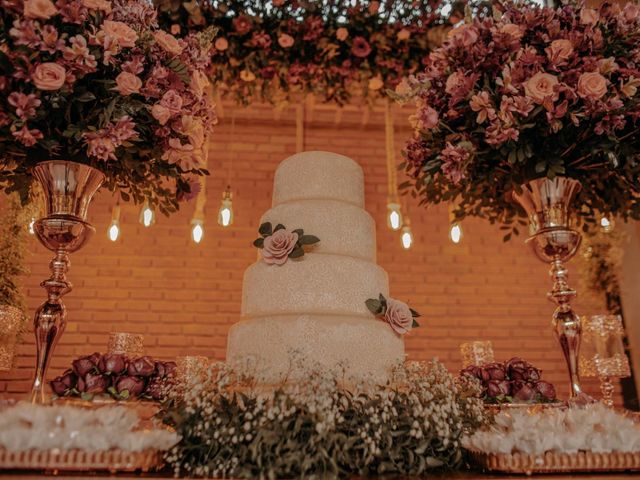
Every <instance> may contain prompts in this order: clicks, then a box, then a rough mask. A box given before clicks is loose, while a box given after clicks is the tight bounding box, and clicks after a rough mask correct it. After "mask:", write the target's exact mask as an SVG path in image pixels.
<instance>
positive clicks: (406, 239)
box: [401, 224, 413, 250]
mask: <svg viewBox="0 0 640 480" xmlns="http://www.w3.org/2000/svg"><path fill="white" fill-rule="evenodd" d="M401 239H402V246H403V247H404V249H405V250H409V249H410V248H411V245H413V233H411V227H410V226H409V225H408V224H405V225H404V227H402V236H401Z"/></svg>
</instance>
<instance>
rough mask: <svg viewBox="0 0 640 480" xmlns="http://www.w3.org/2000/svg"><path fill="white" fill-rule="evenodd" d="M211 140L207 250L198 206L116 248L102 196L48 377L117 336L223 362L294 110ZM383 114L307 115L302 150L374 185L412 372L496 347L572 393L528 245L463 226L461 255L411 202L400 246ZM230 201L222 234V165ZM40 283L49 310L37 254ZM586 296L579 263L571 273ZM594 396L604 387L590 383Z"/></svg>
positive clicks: (383, 252)
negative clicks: (349, 168) (477, 347)
mask: <svg viewBox="0 0 640 480" xmlns="http://www.w3.org/2000/svg"><path fill="white" fill-rule="evenodd" d="M226 110H227V111H226V112H225V114H226V116H225V118H224V120H222V121H221V123H220V125H219V126H218V127H217V128H216V132H215V135H214V136H213V143H212V146H211V153H210V169H211V171H212V173H213V174H212V176H211V177H210V178H209V179H208V183H207V185H208V203H207V207H206V223H205V237H204V240H203V241H202V243H201V244H200V245H195V244H193V243H192V242H191V239H190V227H189V222H190V219H191V215H192V212H193V205H187V206H185V207H184V208H183V209H182V211H181V212H180V213H179V214H177V215H175V216H174V217H172V218H170V219H167V218H164V217H159V218H158V219H157V222H156V224H155V225H153V226H152V227H151V228H148V229H146V228H144V227H142V226H141V225H140V223H139V222H138V214H139V207H134V206H131V205H125V206H123V207H122V217H121V227H122V234H121V238H120V239H119V240H118V241H117V242H115V243H113V242H111V241H110V240H108V238H107V235H106V229H107V226H108V224H109V222H110V218H111V207H112V205H113V204H114V201H115V200H114V197H113V196H112V195H111V194H110V193H109V192H101V193H100V194H99V195H98V196H97V198H96V199H95V201H94V202H93V204H92V205H91V208H90V221H91V222H92V223H93V224H94V225H95V226H96V228H97V234H96V236H95V237H94V238H93V239H92V240H91V242H89V244H88V245H87V246H86V247H85V248H84V249H83V250H81V251H79V252H77V253H75V254H73V255H72V257H71V261H72V266H71V269H70V273H69V278H70V280H71V281H72V282H73V283H74V286H75V288H74V291H73V292H72V293H71V294H69V295H68V296H67V297H65V302H66V304H67V307H68V312H69V313H68V325H67V330H66V332H65V334H64V336H63V337H62V340H61V341H60V343H59V345H58V348H57V350H56V354H55V356H54V358H53V361H52V366H51V369H50V377H51V376H53V375H56V374H58V373H59V372H61V371H62V370H63V369H64V368H65V367H67V366H68V365H69V364H70V362H71V360H72V358H73V357H75V356H78V355H81V354H87V353H91V352H93V351H104V350H105V347H106V342H107V338H108V335H109V332H112V331H129V332H139V333H143V334H144V335H145V345H146V349H147V352H148V353H149V354H150V355H153V356H157V357H160V358H171V357H175V356H176V355H184V354H197V355H206V356H209V357H210V358H213V359H218V360H221V359H224V357H225V346H226V336H227V332H228V329H229V327H230V325H232V324H233V323H234V322H236V321H237V320H238V316H239V312H240V300H241V286H242V275H243V272H244V269H245V268H246V267H247V266H248V265H249V264H251V263H252V262H253V261H255V258H256V253H255V250H254V249H253V247H252V246H251V241H252V240H253V239H254V238H255V235H256V230H257V227H258V221H259V217H260V215H261V213H262V212H264V211H265V210H266V209H268V208H269V206H270V203H271V189H272V181H273V173H274V170H275V168H276V166H277V164H278V162H280V161H281V160H283V159H284V158H286V157H287V156H289V155H291V154H293V153H294V152H295V143H296V141H295V139H296V132H295V122H294V121H293V118H292V117H293V116H294V113H293V111H292V110H285V111H284V112H282V113H281V114H280V115H279V116H278V117H277V119H276V118H274V114H273V113H272V111H271V110H270V109H267V108H264V107H260V108H252V109H248V110H246V109H245V110H239V111H237V120H236V125H235V131H234V135H233V136H232V135H231V133H232V132H231V126H230V123H231V122H230V121H229V108H228V107H227V109H226ZM381 117H382V116H381V115H379V114H378V113H377V112H376V111H374V112H373V113H372V114H370V115H366V114H363V112H362V111H359V110H358V109H356V108H351V109H347V110H346V111H345V112H344V114H342V115H340V116H336V114H335V111H333V112H332V111H330V110H327V111H319V112H316V113H314V115H313V116H312V115H311V114H310V113H309V112H307V116H306V120H307V123H306V128H305V135H304V144H305V145H304V147H305V150H329V151H334V152H338V153H341V154H344V155H347V156H349V157H351V158H353V159H355V160H356V161H357V162H358V163H359V164H360V165H361V166H362V167H363V168H364V172H365V182H366V209H367V210H368V211H369V212H370V213H371V214H372V215H373V217H374V218H375V220H376V222H377V236H378V261H379V263H380V265H381V266H382V267H384V268H385V269H386V270H387V272H388V273H389V279H390V283H391V292H392V295H393V296H394V297H396V298H399V299H402V300H405V301H408V302H410V304H411V306H413V307H414V308H415V309H417V310H419V311H420V312H421V313H422V314H423V315H424V316H423V318H422V324H423V326H422V328H420V329H419V330H417V331H414V332H413V333H412V334H411V335H409V336H408V337H407V339H406V349H407V353H408V358H409V359H416V360H418V359H419V360H424V359H430V358H432V357H437V358H439V359H440V360H442V361H443V362H445V364H446V365H447V366H448V367H449V368H450V369H451V370H452V371H454V370H457V369H458V368H459V367H460V354H459V348H458V347H459V345H460V343H461V342H465V341H469V340H474V339H489V340H491V341H492V342H493V345H494V349H495V352H496V358H497V359H507V358H509V357H511V356H513V355H521V356H524V357H525V358H527V359H528V360H530V361H532V362H533V363H534V364H536V365H538V366H539V367H540V368H542V369H543V370H544V377H545V378H546V379H548V380H550V381H552V382H554V383H556V385H557V387H558V390H559V392H560V393H561V394H562V395H563V396H564V395H565V394H566V391H567V389H568V386H567V382H566V379H565V377H566V375H565V370H564V362H563V360H562V358H561V354H560V350H559V348H558V346H557V344H556V341H555V339H554V337H553V334H552V331H551V327H550V317H551V313H552V311H553V308H554V307H553V305H552V304H551V303H549V302H548V301H547V300H546V297H545V295H546V292H547V291H548V290H549V288H550V280H549V278H548V275H547V266H545V265H544V264H542V263H540V262H539V261H538V260H537V259H535V258H534V257H533V255H532V253H531V252H530V251H529V250H528V249H527V248H526V247H525V246H524V245H523V243H522V240H523V238H522V237H520V238H516V239H515V240H513V241H511V242H510V243H507V244H505V243H503V242H502V233H501V232H500V230H499V229H498V227H497V226H492V225H490V224H489V223H488V222H485V221H483V220H475V219H471V220H468V221H465V222H464V223H463V229H464V237H463V241H462V243H461V244H459V245H454V244H452V243H451V242H450V241H449V239H448V228H449V227H448V212H447V207H446V206H441V207H440V206H439V207H434V208H429V209H425V208H421V207H418V205H417V202H415V201H414V200H412V199H410V198H408V199H407V200H408V205H407V209H408V214H409V215H410V218H411V225H412V228H413V232H414V236H415V244H414V247H413V248H412V249H411V250H409V251H405V250H403V249H402V247H401V244H400V239H399V235H398V234H397V233H394V232H391V231H389V229H388V228H387V227H386V221H385V212H386V194H387V192H386V185H387V183H386V168H385V144H384V125H383V124H382V123H381V120H380V119H381ZM397 118H398V120H397V122H396V124H397V131H396V140H397V150H398V151H399V150H400V148H401V146H402V142H403V140H404V139H405V138H406V137H407V135H409V131H408V130H407V128H406V126H405V123H406V120H405V119H406V116H405V115H404V114H402V115H397ZM230 158H233V161H232V168H231V169H230V184H231V186H232V189H233V192H234V204H233V205H234V210H235V224H234V225H233V226H232V227H231V228H227V229H223V228H221V227H219V226H218V225H217V224H216V221H215V219H216V215H217V209H218V207H219V202H220V198H221V193H222V191H223V188H224V186H225V185H226V183H227V179H226V178H225V177H226V176H227V166H228V162H229V159H230ZM32 243H33V244H32V247H33V248H32V250H33V252H34V254H33V255H32V257H31V258H30V261H29V264H30V267H31V275H30V276H29V277H28V278H26V279H25V288H26V291H27V293H28V297H29V305H30V307H31V311H33V310H34V309H35V307H36V306H37V305H38V304H39V303H40V302H41V301H42V299H43V298H44V291H43V290H42V289H41V288H40V287H39V282H40V281H41V280H43V279H44V278H46V277H47V276H48V263H49V260H50V254H49V253H48V252H46V251H45V250H44V248H43V247H41V246H40V245H38V244H37V241H36V240H35V239H34V240H33V241H32ZM570 266H571V273H573V277H572V280H573V282H572V283H573V285H578V278H577V277H578V275H577V271H578V266H579V261H577V260H574V261H573V262H572V263H571V264H570ZM576 306H577V307H578V308H579V312H581V313H585V314H587V313H597V312H601V311H602V306H601V305H600V304H599V303H598V302H594V301H589V300H586V299H580V300H579V301H578V302H576ZM33 363H34V342H33V338H32V334H31V332H29V333H28V334H26V335H25V337H24V340H23V344H21V345H20V347H19V353H18V356H17V359H16V366H15V368H14V369H13V371H11V372H9V373H4V372H0V395H2V396H5V397H6V396H14V397H15V396H21V395H23V394H25V392H27V391H28V389H29V387H30V382H31V375H32V366H33ZM587 383H588V385H589V388H591V389H592V390H593V391H595V390H594V388H595V387H596V385H595V384H594V383H593V382H587Z"/></svg>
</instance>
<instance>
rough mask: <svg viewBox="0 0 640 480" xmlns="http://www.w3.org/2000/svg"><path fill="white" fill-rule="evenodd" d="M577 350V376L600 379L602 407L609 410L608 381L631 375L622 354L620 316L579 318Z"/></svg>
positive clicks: (609, 383)
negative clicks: (580, 334) (579, 335)
mask: <svg viewBox="0 0 640 480" xmlns="http://www.w3.org/2000/svg"><path fill="white" fill-rule="evenodd" d="M581 322H582V344H581V346H580V361H579V368H580V375H582V376H584V377H597V378H599V379H600V390H601V391H602V403H604V404H605V405H607V406H608V407H613V392H614V390H615V389H614V386H613V383H612V382H611V379H612V378H624V377H628V376H629V375H631V369H630V368H629V360H628V359H627V355H626V353H625V351H624V328H623V326H622V318H621V317H620V315H593V316H590V317H583V318H582V319H581Z"/></svg>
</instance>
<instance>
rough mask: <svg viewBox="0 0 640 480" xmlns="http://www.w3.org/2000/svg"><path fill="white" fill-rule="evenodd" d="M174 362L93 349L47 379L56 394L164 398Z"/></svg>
mask: <svg viewBox="0 0 640 480" xmlns="http://www.w3.org/2000/svg"><path fill="white" fill-rule="evenodd" d="M175 369H176V364H175V362H163V361H160V360H153V359H152V358H151V357H148V356H144V357H136V358H127V357H126V356H125V355H122V354H110V353H107V354H104V355H102V354H100V353H94V354H92V355H87V356H84V357H80V358H78V359H76V360H74V361H73V363H72V367H71V368H70V369H69V370H67V371H66V372H64V373H63V374H62V375H60V376H59V377H57V378H55V379H53V380H52V381H51V382H50V386H51V390H52V391H53V393H54V394H55V395H57V396H58V397H81V398H82V399H83V400H93V399H94V398H95V397H100V396H102V397H105V398H113V399H115V400H130V399H141V400H156V401H162V400H164V398H165V396H166V394H167V390H168V389H169V388H170V387H171V385H172V384H173V378H174V374H175Z"/></svg>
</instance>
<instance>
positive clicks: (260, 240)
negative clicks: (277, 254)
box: [253, 237, 264, 248]
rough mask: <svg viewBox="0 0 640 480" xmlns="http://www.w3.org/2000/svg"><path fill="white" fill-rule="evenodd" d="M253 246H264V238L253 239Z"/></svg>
mask: <svg viewBox="0 0 640 480" xmlns="http://www.w3.org/2000/svg"><path fill="white" fill-rule="evenodd" d="M253 246H254V247H257V248H263V247H264V238H263V237H260V238H256V239H255V240H254V241H253Z"/></svg>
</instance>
